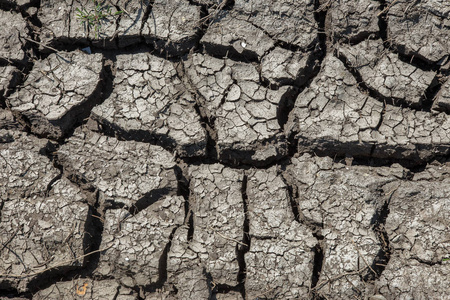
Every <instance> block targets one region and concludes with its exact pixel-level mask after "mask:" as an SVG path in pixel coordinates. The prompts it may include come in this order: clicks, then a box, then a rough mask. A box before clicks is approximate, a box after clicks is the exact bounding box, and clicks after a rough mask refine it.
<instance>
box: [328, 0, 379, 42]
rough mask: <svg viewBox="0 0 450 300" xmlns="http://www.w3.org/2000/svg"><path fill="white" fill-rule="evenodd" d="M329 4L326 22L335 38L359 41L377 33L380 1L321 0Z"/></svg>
mask: <svg viewBox="0 0 450 300" xmlns="http://www.w3.org/2000/svg"><path fill="white" fill-rule="evenodd" d="M322 2H323V5H328V4H329V5H330V7H329V8H328V12H327V23H328V24H330V27H331V32H332V35H333V36H334V38H335V39H337V40H344V41H359V40H362V39H364V38H367V37H368V36H370V35H371V34H373V33H378V31H379V30H380V29H379V27H378V13H379V12H380V2H378V1H376V0H356V1H355V0H343V1H331V2H326V1H322Z"/></svg>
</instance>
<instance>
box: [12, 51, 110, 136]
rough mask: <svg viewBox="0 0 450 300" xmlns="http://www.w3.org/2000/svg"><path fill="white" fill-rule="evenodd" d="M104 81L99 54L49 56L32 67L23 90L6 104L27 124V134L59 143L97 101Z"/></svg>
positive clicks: (70, 53) (65, 53)
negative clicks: (29, 127)
mask: <svg viewBox="0 0 450 300" xmlns="http://www.w3.org/2000/svg"><path fill="white" fill-rule="evenodd" d="M103 80H104V72H103V57H102V55H101V54H92V55H89V54H85V53H83V52H81V51H75V52H60V53H59V54H51V55H50V56H48V57H47V58H45V59H44V60H41V61H37V62H36V63H35V64H34V67H33V69H32V70H31V72H30V74H29V75H28V77H27V79H26V81H25V83H24V87H23V88H21V89H19V90H18V91H16V92H15V93H13V94H12V95H11V96H10V97H9V98H8V99H7V101H8V102H9V105H10V106H11V110H12V111H13V112H15V113H19V114H21V115H22V116H23V117H24V119H25V120H26V121H27V122H29V123H30V126H31V131H32V132H34V133H36V134H38V135H41V136H45V137H49V138H52V139H60V138H61V137H62V136H64V135H65V134H66V133H67V131H68V130H69V129H70V128H71V127H72V126H73V125H74V124H75V123H76V122H77V121H79V119H80V118H82V117H83V116H85V115H86V111H88V110H89V109H90V108H91V107H92V106H94V104H95V101H97V100H98V98H99V97H100V93H101V89H102V85H103Z"/></svg>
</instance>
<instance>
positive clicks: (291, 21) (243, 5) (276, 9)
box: [234, 0, 318, 51]
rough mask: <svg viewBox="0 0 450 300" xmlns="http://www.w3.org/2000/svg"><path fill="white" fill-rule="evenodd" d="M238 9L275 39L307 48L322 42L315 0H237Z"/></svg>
mask: <svg viewBox="0 0 450 300" xmlns="http://www.w3.org/2000/svg"><path fill="white" fill-rule="evenodd" d="M234 9H235V10H236V11H237V12H239V15H240V16H241V18H243V19H245V20H247V21H248V22H249V23H251V24H253V25H254V26H256V27H258V28H261V29H262V30H263V31H264V32H265V33H266V34H268V35H269V36H270V37H271V38H272V39H273V40H277V41H281V42H283V43H286V44H289V45H293V46H294V47H296V48H298V49H300V50H303V51H305V50H306V49H308V48H309V47H311V46H312V45H314V44H315V43H317V42H318V36H317V34H318V26H317V23H316V21H315V19H314V1H313V0H303V1H290V0H274V1H270V3H269V2H266V1H260V0H236V1H235V4H234Z"/></svg>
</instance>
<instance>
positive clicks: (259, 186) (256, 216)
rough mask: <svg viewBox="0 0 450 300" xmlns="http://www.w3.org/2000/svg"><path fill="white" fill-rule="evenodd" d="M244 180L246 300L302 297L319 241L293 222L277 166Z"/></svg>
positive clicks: (251, 173) (251, 172)
mask: <svg viewBox="0 0 450 300" xmlns="http://www.w3.org/2000/svg"><path fill="white" fill-rule="evenodd" d="M247 176H248V182H247V190H246V194H247V203H248V213H247V215H248V219H249V236H250V249H249V251H248V252H247V253H245V262H246V268H247V270H246V274H247V277H246V281H245V291H246V295H247V297H249V299H256V298H258V297H263V296H264V297H268V298H271V297H280V298H282V299H299V298H306V297H307V296H308V293H309V287H310V286H311V278H312V272H313V260H314V252H313V248H314V246H315V245H316V244H317V240H316V239H315V238H314V237H313V235H312V232H311V229H309V228H308V227H307V226H305V225H304V224H300V223H299V222H298V221H296V220H295V218H294V213H293V211H292V207H291V204H290V200H291V199H290V196H289V192H288V187H287V185H286V183H285V182H284V180H283V178H282V177H281V176H280V175H278V174H277V170H276V167H272V168H270V169H268V170H254V171H250V172H248V175H247Z"/></svg>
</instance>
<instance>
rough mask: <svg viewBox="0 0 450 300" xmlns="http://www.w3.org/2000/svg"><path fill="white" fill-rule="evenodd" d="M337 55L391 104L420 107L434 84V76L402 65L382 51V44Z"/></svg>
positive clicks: (344, 49)
mask: <svg viewBox="0 0 450 300" xmlns="http://www.w3.org/2000/svg"><path fill="white" fill-rule="evenodd" d="M339 52H340V53H342V54H343V55H344V56H345V58H346V59H347V60H348V62H349V63H350V67H351V68H354V69H355V70H356V71H357V72H358V73H359V74H360V76H361V78H362V80H363V81H364V83H365V84H366V85H367V86H368V87H369V88H372V89H374V90H375V91H376V92H377V93H379V94H381V95H382V96H384V97H387V98H391V99H393V101H394V102H397V101H398V102H400V103H407V104H408V105H410V106H413V107H419V106H420V105H421V103H422V100H424V98H425V90H426V89H427V88H429V87H432V86H433V85H435V83H436V82H435V76H436V74H435V73H434V72H432V71H422V70H420V69H419V68H416V67H414V66H412V65H410V64H408V63H405V62H402V61H401V60H400V59H399V57H398V55H396V54H394V53H391V52H390V51H389V50H388V49H385V48H384V46H383V41H382V40H367V41H363V42H361V43H359V44H358V45H355V46H348V45H343V46H341V47H340V48H339Z"/></svg>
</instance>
